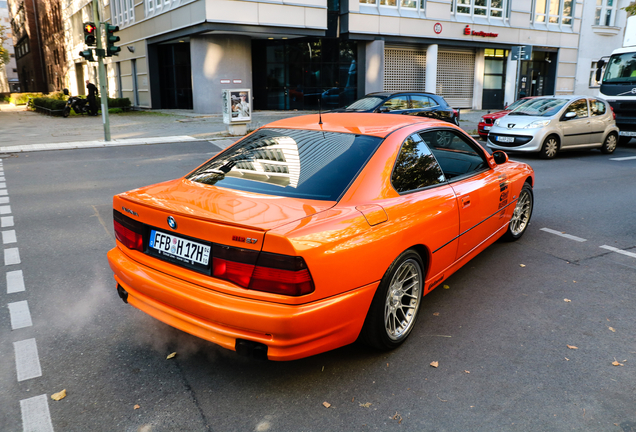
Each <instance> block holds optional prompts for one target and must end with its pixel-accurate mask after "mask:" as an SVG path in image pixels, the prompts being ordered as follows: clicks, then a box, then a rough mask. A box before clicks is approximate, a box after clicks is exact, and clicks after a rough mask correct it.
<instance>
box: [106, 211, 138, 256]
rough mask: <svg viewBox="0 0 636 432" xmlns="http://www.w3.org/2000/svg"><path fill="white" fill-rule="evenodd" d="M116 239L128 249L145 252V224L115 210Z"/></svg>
mask: <svg viewBox="0 0 636 432" xmlns="http://www.w3.org/2000/svg"><path fill="white" fill-rule="evenodd" d="M113 220H114V223H115V238H117V240H119V242H120V243H121V244H123V245H124V246H126V247H127V248H128V249H134V250H138V251H139V252H143V251H144V240H143V235H142V234H143V224H142V223H141V222H137V221H136V220H134V219H131V218H129V217H128V216H124V215H123V214H121V213H119V212H118V211H117V210H113Z"/></svg>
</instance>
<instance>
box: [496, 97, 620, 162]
mask: <svg viewBox="0 0 636 432" xmlns="http://www.w3.org/2000/svg"><path fill="white" fill-rule="evenodd" d="M614 119H615V115H614V112H613V111H612V109H611V107H610V105H609V104H608V103H607V102H606V101H605V100H603V99H599V98H593V97H588V96H545V97H539V98H536V99H533V100H532V101H530V102H528V103H526V104H523V105H521V106H520V107H518V108H517V109H515V110H513V111H511V112H509V113H508V114H507V115H505V116H503V117H501V118H500V119H498V120H496V121H495V124H494V125H493V127H492V129H491V130H490V133H489V134H488V141H487V145H488V147H490V148H491V149H496V150H507V151H511V152H512V151H515V152H539V156H540V157H542V158H544V159H551V158H553V157H555V156H556V154H557V153H558V152H559V151H562V150H575V149H576V150H580V149H588V148H589V149H593V148H598V149H600V150H601V152H603V153H606V154H609V153H613V152H614V150H615V149H616V144H617V143H618V127H616V122H615V121H614Z"/></svg>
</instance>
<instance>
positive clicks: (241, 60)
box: [190, 35, 252, 114]
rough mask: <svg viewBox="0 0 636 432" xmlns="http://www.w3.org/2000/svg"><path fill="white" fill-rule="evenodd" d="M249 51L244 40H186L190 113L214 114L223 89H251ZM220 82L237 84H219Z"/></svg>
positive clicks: (217, 38) (246, 40)
mask: <svg viewBox="0 0 636 432" xmlns="http://www.w3.org/2000/svg"><path fill="white" fill-rule="evenodd" d="M251 52H252V48H251V42H250V38H249V37H248V36H228V35H222V36H209V35H208V36H199V37H192V38H190V57H191V59H192V60H191V61H192V103H193V108H194V112H196V113H202V114H218V113H220V112H221V111H222V99H221V92H222V90H223V89H225V88H230V89H232V88H236V89H241V88H249V89H251V88H252V54H251ZM222 79H229V80H232V81H234V80H241V83H236V84H234V83H233V84H221V80H222Z"/></svg>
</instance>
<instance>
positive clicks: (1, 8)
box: [0, 0, 20, 93]
mask: <svg viewBox="0 0 636 432" xmlns="http://www.w3.org/2000/svg"><path fill="white" fill-rule="evenodd" d="M0 27H3V28H4V31H5V33H4V34H3V35H2V37H1V38H0V39H3V40H4V43H3V47H4V49H5V50H7V52H8V53H9V62H8V63H6V64H4V65H3V66H1V67H0V93H15V92H19V91H20V80H19V79H18V67H17V65H16V62H15V53H14V52H13V33H12V32H11V18H10V16H9V5H8V3H7V2H6V0H0Z"/></svg>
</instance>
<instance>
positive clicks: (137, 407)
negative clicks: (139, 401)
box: [133, 405, 141, 410]
mask: <svg viewBox="0 0 636 432" xmlns="http://www.w3.org/2000/svg"><path fill="white" fill-rule="evenodd" d="M139 408H141V407H140V406H139V405H135V406H134V407H133V409H136V410H138V409H139Z"/></svg>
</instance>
